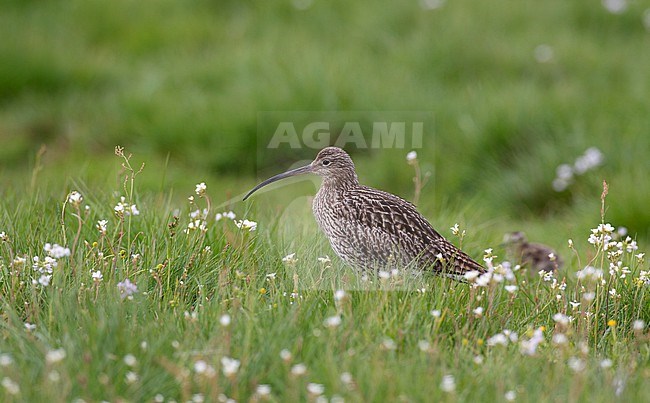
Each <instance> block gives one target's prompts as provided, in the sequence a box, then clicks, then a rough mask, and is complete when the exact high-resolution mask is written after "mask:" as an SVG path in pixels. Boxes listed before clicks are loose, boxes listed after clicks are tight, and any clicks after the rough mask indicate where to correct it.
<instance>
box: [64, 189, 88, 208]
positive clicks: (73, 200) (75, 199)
mask: <svg viewBox="0 0 650 403" xmlns="http://www.w3.org/2000/svg"><path fill="white" fill-rule="evenodd" d="M83 199H84V198H83V196H82V195H81V193H79V192H77V191H76V190H73V191H72V192H70V194H69V195H68V203H70V204H72V205H73V206H75V207H78V206H79V205H80V204H81V202H82V201H83Z"/></svg>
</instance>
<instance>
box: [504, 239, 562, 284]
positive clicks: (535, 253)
mask: <svg viewBox="0 0 650 403" xmlns="http://www.w3.org/2000/svg"><path fill="white" fill-rule="evenodd" d="M503 243H504V245H505V246H506V250H507V251H508V254H509V255H510V256H511V258H512V259H514V260H515V262H516V263H519V264H521V265H522V266H524V267H526V269H528V271H529V273H530V274H531V275H536V274H537V273H539V272H540V271H545V272H552V271H555V270H558V269H560V268H561V267H562V264H563V261H562V259H561V258H560V256H558V254H557V253H556V252H555V250H553V249H552V248H551V247H549V246H546V245H542V244H539V243H529V242H528V240H527V239H526V234H524V233H523V232H510V233H508V234H506V235H505V236H504V238H503Z"/></svg>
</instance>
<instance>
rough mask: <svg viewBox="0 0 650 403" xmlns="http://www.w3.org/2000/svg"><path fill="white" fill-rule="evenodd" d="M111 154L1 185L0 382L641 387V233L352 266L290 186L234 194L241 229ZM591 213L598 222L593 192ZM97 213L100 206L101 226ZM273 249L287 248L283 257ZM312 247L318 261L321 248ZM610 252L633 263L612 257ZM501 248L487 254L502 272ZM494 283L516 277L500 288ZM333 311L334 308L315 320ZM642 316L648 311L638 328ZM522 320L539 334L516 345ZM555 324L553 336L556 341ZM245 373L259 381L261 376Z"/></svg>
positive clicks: (386, 392)
mask: <svg viewBox="0 0 650 403" xmlns="http://www.w3.org/2000/svg"><path fill="white" fill-rule="evenodd" d="M122 164H124V166H123V167H120V166H119V163H118V162H114V168H113V170H114V172H115V173H116V174H118V175H119V176H120V178H122V180H120V181H119V185H117V186H114V187H111V186H110V185H107V186H101V187H96V186H88V185H84V184H79V186H80V187H79V188H80V189H82V194H83V195H84V199H83V201H82V202H81V203H80V204H78V205H77V204H75V203H74V202H73V201H70V200H69V199H67V196H65V194H68V193H69V190H66V191H65V193H48V194H43V193H40V192H38V191H37V189H38V188H39V186H38V185H39V184H40V180H41V179H40V178H39V177H38V176H37V178H36V185H37V186H36V188H35V190H34V191H32V192H29V193H27V194H18V193H15V192H11V191H6V190H5V191H4V193H3V199H4V200H5V203H4V204H3V207H2V210H1V211H0V214H1V218H0V229H1V230H2V231H4V236H5V239H4V241H3V242H2V244H1V248H2V256H3V258H2V260H0V265H1V266H0V267H1V272H0V273H2V274H1V278H0V291H1V293H2V296H3V298H2V312H3V320H2V324H1V325H0V326H1V330H0V334H1V342H0V343H1V344H0V354H2V356H1V357H2V362H3V364H2V366H0V378H2V379H3V381H2V382H3V386H4V388H2V389H0V390H1V392H0V393H2V395H3V400H4V401H40V400H44V399H49V400H52V401H71V400H74V399H83V400H84V401H99V400H108V401H119V400H128V401H142V400H145V401H152V400H156V399H159V398H160V397H161V396H162V397H164V399H165V401H171V400H175V401H188V400H192V399H194V400H195V401H196V400H200V399H205V400H207V401H217V400H220V399H222V398H223V396H227V397H229V398H233V399H236V400H238V401H246V400H252V401H257V400H270V401H297V400H316V399H317V394H316V393H313V391H314V390H316V389H315V388H316V387H315V386H313V385H312V386H311V387H310V386H308V385H309V384H310V383H315V384H319V385H323V386H324V393H323V395H324V396H327V397H328V398H334V397H335V396H338V397H341V398H343V399H345V400H347V401H385V400H389V401H394V400H409V401H430V400H432V399H433V400H437V401H459V400H461V401H462V400H476V401H494V400H497V401H503V400H504V399H505V396H506V393H508V392H510V394H509V397H512V394H514V395H516V399H517V400H520V401H536V400H542V401H567V400H568V401H612V400H618V399H621V400H625V401H645V400H647V399H648V397H649V396H648V391H647V388H646V387H645V385H646V384H647V382H648V378H649V377H650V372H649V371H648V368H649V366H648V364H649V362H650V350H648V340H649V337H650V336H649V334H648V328H647V324H648V323H649V322H650V311H649V310H648V306H649V304H648V285H647V278H646V280H645V283H644V280H642V279H641V277H640V276H641V273H640V272H641V270H646V269H647V266H646V264H645V263H644V262H643V260H642V259H639V258H637V257H635V255H636V254H637V253H639V251H636V250H635V251H633V252H632V253H628V252H623V253H622V255H621V256H620V257H616V256H613V255H607V253H606V252H603V251H602V247H594V245H591V244H589V243H587V242H586V238H587V235H588V234H589V231H588V229H585V230H582V231H580V232H578V233H576V237H575V239H574V249H573V252H571V251H569V250H564V251H563V253H565V258H566V260H567V268H566V270H562V271H560V272H559V273H558V275H557V279H552V278H548V279H546V280H545V279H542V278H540V277H539V276H529V275H528V274H526V273H525V271H524V270H521V271H516V272H515V273H514V278H512V279H510V280H506V281H505V282H498V281H492V282H490V283H489V285H488V286H486V287H476V288H474V287H472V286H471V285H469V284H461V283H455V282H453V281H452V280H448V279H444V278H438V277H433V276H423V277H419V278H412V277H402V276H397V277H393V278H391V279H388V280H382V279H380V278H375V277H372V276H371V277H370V279H369V281H364V280H363V279H361V278H360V277H359V275H358V274H357V273H355V272H354V271H352V270H351V269H350V268H347V267H345V266H344V265H343V264H342V262H340V261H339V260H338V259H337V258H336V257H335V256H332V252H331V250H330V249H329V247H328V245H327V244H326V241H325V240H324V239H323V237H322V236H320V235H318V234H317V229H316V226H315V224H314V223H313V222H312V219H311V218H310V217H309V215H310V211H309V201H308V200H307V199H306V198H300V197H295V196H292V195H291V194H290V192H289V193H287V192H279V193H281V194H282V195H281V196H280V197H281V199H284V200H291V199H293V203H292V204H291V207H290V209H291V210H290V211H289V212H287V211H284V212H283V211H278V210H277V209H276V208H275V207H273V206H275V205H276V204H275V203H270V204H267V203H265V202H264V201H263V199H262V198H267V197H272V195H271V194H265V195H264V196H258V198H259V200H258V201H257V202H253V203H251V204H252V205H253V206H255V207H253V208H251V205H242V204H236V205H234V210H235V212H236V214H237V215H238V216H239V217H238V219H240V218H243V217H246V218H250V219H252V220H255V221H256V222H257V223H258V227H257V228H256V230H254V231H249V230H247V229H245V228H237V225H236V224H235V222H234V221H232V220H230V219H222V220H220V221H215V218H214V213H215V212H216V211H220V210H218V209H216V208H214V207H212V206H213V205H214V204H216V203H214V202H213V201H212V198H215V194H216V193H214V191H213V190H212V187H211V186H208V189H207V192H206V193H204V194H202V195H194V202H193V203H192V204H191V203H189V202H188V201H187V200H186V199H185V200H184V199H180V198H177V199H174V198H173V197H169V196H170V194H169V193H167V192H161V193H155V192H140V191H139V190H138V180H139V178H140V177H139V176H138V169H139V165H138V164H136V163H135V162H132V163H131V162H130V160H129V159H128V156H125V157H123V159H122ZM144 172H146V168H145V171H143V173H142V175H144ZM26 180H27V179H26ZM425 189H426V188H425ZM192 190H193V189H192V188H189V189H185V192H184V193H185V194H192V193H193V192H192ZM57 194H64V196H63V197H60V196H57ZM120 195H123V196H124V197H125V200H124V202H123V203H124V204H126V205H127V207H126V210H127V211H130V210H129V207H128V205H130V204H136V205H137V208H138V209H139V210H140V214H139V215H125V214H116V213H115V212H114V211H113V206H115V205H116V204H117V203H118V202H119V196H120ZM86 204H87V205H88V206H89V209H88V210H86V209H85V205H86ZM204 208H208V209H211V210H210V211H209V212H208V214H207V219H206V225H207V227H206V230H205V231H202V230H199V229H189V230H188V225H189V223H190V222H191V221H192V219H191V218H190V217H189V213H190V212H192V211H195V210H196V209H199V210H202V209H204ZM594 217H595V219H594V226H596V225H597V224H598V223H599V222H600V218H599V217H598V212H597V211H596V212H595V214H594ZM100 219H106V220H107V221H108V222H107V224H106V228H107V230H106V233H102V232H101V231H100V230H99V229H98V227H97V221H98V220H100ZM467 230H468V231H469V234H468V235H466V236H465V237H464V239H462V240H461V239H459V238H457V237H454V236H453V235H451V233H450V231H444V230H443V233H445V234H447V235H448V236H449V237H450V239H452V240H453V241H454V242H456V243H461V242H462V243H463V245H464V246H465V248H466V249H468V250H474V251H476V250H479V249H480V248H482V247H483V246H485V247H487V245H490V243H489V242H490V241H489V239H488V237H485V236H484V235H481V234H480V233H479V234H476V233H475V232H474V231H473V230H472V229H471V228H467ZM305 239H308V240H310V241H308V242H305ZM46 243H57V244H61V245H64V246H67V247H68V248H69V249H71V250H70V252H69V256H63V257H61V258H59V259H58V265H57V267H55V268H53V270H52V277H51V281H50V282H49V285H47V286H43V285H40V284H38V283H36V284H34V282H33V281H32V280H38V279H39V278H40V273H38V272H37V271H36V269H34V268H32V259H33V258H34V257H35V256H39V257H40V258H41V261H43V259H44V258H45V256H46V255H47V254H46V252H45V251H44V249H43V248H44V245H45V244H46ZM479 245H483V246H479ZM623 249H625V247H624V246H623ZM501 252H502V251H500V250H498V249H497V250H495V252H494V253H496V254H501ZM289 253H296V255H295V257H294V260H292V259H289V260H288V261H286V262H283V260H282V258H283V256H286V255H288V254H289ZM571 253H573V255H572V254H571ZM326 254H329V255H330V257H331V262H329V263H323V262H319V261H318V259H317V258H318V257H321V256H324V255H326ZM473 254H474V255H475V256H480V254H481V252H477V253H473ZM134 256H135V257H134ZM20 257H22V258H24V259H25V261H22V262H21V261H20V259H19V258H20ZM610 260H612V261H614V262H616V261H621V262H623V266H625V267H627V268H629V269H630V271H631V273H628V274H627V275H626V276H621V274H620V273H613V274H609V261H610ZM497 262H501V259H500V258H495V259H494V261H493V264H494V266H495V272H496V273H505V271H504V270H505V269H504V267H503V266H502V265H501V264H500V263H498V264H497ZM587 264H590V265H593V266H595V267H596V268H602V269H603V271H604V277H603V280H604V281H603V282H602V283H601V282H600V281H592V280H589V279H588V278H587V279H583V280H578V279H577V277H576V271H577V270H579V269H582V268H583V267H584V266H586V265H587ZM96 272H100V273H101V274H102V278H101V280H99V279H98V278H97V275H95V277H93V273H96ZM273 273H275V274H273ZM645 276H647V274H645ZM125 279H129V280H130V281H131V282H133V283H134V284H136V285H137V292H135V293H134V294H133V295H131V296H129V297H125V295H122V294H121V292H120V286H119V283H121V282H124V280H125ZM506 284H509V285H516V286H517V287H518V289H517V290H516V291H515V292H514V293H512V294H511V293H510V292H509V291H507V289H506V288H505V285H506ZM562 284H566V288H564V286H561V285H562ZM339 289H341V290H345V291H344V293H343V294H336V293H335V291H336V290H339ZM613 289H616V293H615V294H612V293H610V291H611V290H613ZM590 292H593V293H594V295H593V300H592V301H590V300H589V298H588V297H585V293H587V294H589V293H590ZM576 301H577V302H580V305H579V306H577V307H573V306H572V304H571V302H576ZM478 307H482V308H483V311H482V313H480V314H479V313H477V311H476V309H477V308H478ZM432 311H439V312H438V313H436V314H435V315H432ZM558 313H561V314H565V315H567V316H571V317H572V318H573V320H572V322H570V323H568V324H564V323H563V322H562V318H561V317H558V316H556V315H557V314H558ZM224 315H228V317H229V319H230V321H229V323H227V324H226V325H223V324H222V320H223V317H224ZM332 317H338V318H340V324H338V325H336V324H337V323H336V321H335V322H334V325H335V326H329V325H328V323H331V322H327V321H328V318H332ZM638 320H642V321H644V323H645V324H643V325H642V326H641V328H639V329H636V330H635V329H634V328H633V324H634V322H635V321H638ZM28 324H29V325H28ZM26 325H27V326H30V328H27V327H26ZM537 329H543V330H542V334H543V341H542V342H541V344H540V345H539V346H538V347H537V349H536V351H535V352H534V353H532V352H531V353H532V355H527V354H524V353H523V352H522V351H523V349H524V347H525V346H526V343H527V342H528V341H529V340H530V339H531V338H532V337H533V334H534V332H535V330H537ZM513 333H516V335H517V336H518V337H517V338H515V336H512V334H513ZM499 334H501V336H497V337H496V338H495V335H499ZM558 334H561V335H565V336H566V342H565V343H563V344H557V343H554V342H553V341H552V340H553V337H554V336H555V337H559V336H557V335H558ZM499 338H501V341H500V342H499ZM495 343H496V344H495ZM285 349H286V350H287V351H288V352H289V354H286V352H285V356H284V357H283V358H281V355H280V354H281V351H282V350H285ZM53 351H54V353H53ZM61 352H64V354H61ZM224 357H227V358H234V359H236V360H238V362H239V363H240V366H239V367H238V368H237V370H236V371H234V372H232V373H229V374H226V373H224V371H223V370H224V367H223V363H222V359H223V358H224ZM606 359H607V360H611V366H607V365H604V364H602V363H603V360H606ZM297 364H304V366H305V367H306V371H305V373H304V374H302V373H301V371H299V370H298V369H297V368H296V367H295V366H296V365H297ZM346 373H347V374H346ZM344 374H346V375H344ZM342 376H343V377H342ZM445 376H452V377H453V380H454V382H453V384H454V385H455V388H454V390H453V391H449V392H445V391H444V390H443V388H442V386H441V385H442V383H443V377H445ZM259 385H269V386H270V390H271V392H270V394H269V395H260V393H258V392H257V391H258V390H259V389H258V386H259ZM309 390H312V392H309ZM222 395H223V396H222ZM220 396H221V397H220Z"/></svg>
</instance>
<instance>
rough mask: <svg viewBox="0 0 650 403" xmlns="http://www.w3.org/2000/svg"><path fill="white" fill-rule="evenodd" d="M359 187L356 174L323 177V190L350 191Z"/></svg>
mask: <svg viewBox="0 0 650 403" xmlns="http://www.w3.org/2000/svg"><path fill="white" fill-rule="evenodd" d="M357 186H359V179H358V178H357V174H356V173H354V172H352V173H350V174H346V175H336V176H324V177H323V184H322V187H323V188H329V189H352V188H354V187H357Z"/></svg>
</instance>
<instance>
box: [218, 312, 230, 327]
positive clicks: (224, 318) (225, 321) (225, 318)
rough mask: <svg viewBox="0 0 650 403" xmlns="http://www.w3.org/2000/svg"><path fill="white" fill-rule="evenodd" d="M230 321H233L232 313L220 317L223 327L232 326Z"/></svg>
mask: <svg viewBox="0 0 650 403" xmlns="http://www.w3.org/2000/svg"><path fill="white" fill-rule="evenodd" d="M230 321H231V319H230V315H228V314H227V313H225V314H223V315H221V317H220V318H219V323H220V324H221V326H223V327H227V326H230Z"/></svg>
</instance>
